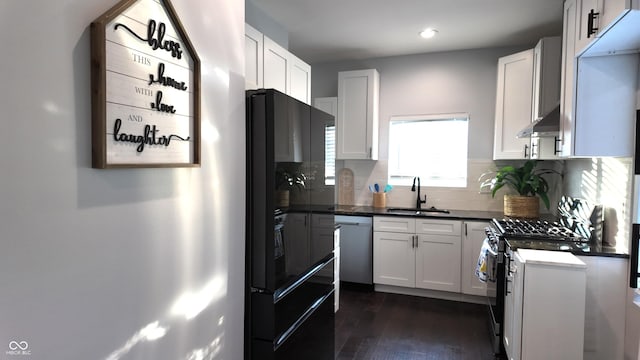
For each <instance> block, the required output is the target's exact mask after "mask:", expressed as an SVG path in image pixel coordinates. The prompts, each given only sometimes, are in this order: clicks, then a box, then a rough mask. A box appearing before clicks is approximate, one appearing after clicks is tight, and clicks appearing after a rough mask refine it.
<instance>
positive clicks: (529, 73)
mask: <svg viewBox="0 0 640 360" xmlns="http://www.w3.org/2000/svg"><path fill="white" fill-rule="evenodd" d="M532 98H533V49H530V50H525V51H521V52H519V53H516V54H512V55H509V56H504V57H501V58H500V59H499V60H498V84H497V94H496V115H495V116H496V117H495V133H494V140H493V159H494V160H501V159H526V158H528V157H529V147H530V144H529V142H530V139H529V138H521V139H519V138H517V137H516V134H517V133H518V131H520V130H522V129H523V128H524V127H526V126H527V125H528V124H530V123H531V119H532V116H531V102H532Z"/></svg>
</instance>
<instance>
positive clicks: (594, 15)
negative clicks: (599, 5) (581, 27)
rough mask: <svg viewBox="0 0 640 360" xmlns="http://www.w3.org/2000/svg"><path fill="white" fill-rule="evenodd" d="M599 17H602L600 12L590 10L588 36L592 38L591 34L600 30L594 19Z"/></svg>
mask: <svg viewBox="0 0 640 360" xmlns="http://www.w3.org/2000/svg"><path fill="white" fill-rule="evenodd" d="M598 17H600V13H599V12H595V11H593V9H591V11H589V16H588V18H587V38H590V37H591V35H595V34H596V33H597V32H598V28H597V27H595V26H593V21H594V20H595V19H596V18H598Z"/></svg>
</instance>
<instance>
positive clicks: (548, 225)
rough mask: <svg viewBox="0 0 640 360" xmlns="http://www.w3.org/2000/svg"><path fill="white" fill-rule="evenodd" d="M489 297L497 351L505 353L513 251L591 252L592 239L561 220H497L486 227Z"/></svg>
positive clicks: (495, 350)
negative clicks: (506, 296)
mask: <svg viewBox="0 0 640 360" xmlns="http://www.w3.org/2000/svg"><path fill="white" fill-rule="evenodd" d="M485 233H486V235H487V238H486V239H485V246H486V247H487V248H488V249H489V251H487V252H486V263H487V265H488V266H487V268H488V269H487V277H486V279H487V281H486V283H487V298H488V303H489V312H490V316H491V326H492V329H491V336H492V343H493V347H494V352H495V353H496V354H504V346H503V344H502V337H503V324H504V297H505V291H506V276H507V273H506V269H509V261H510V259H511V258H512V255H511V254H512V251H516V250H517V249H536V250H552V251H572V250H580V251H588V249H589V246H590V243H589V238H587V237H585V236H582V235H580V234H579V233H577V232H576V231H574V230H572V229H570V228H568V227H567V226H565V225H563V224H561V223H558V222H548V221H541V220H520V219H493V220H492V221H491V224H490V226H488V227H487V228H485Z"/></svg>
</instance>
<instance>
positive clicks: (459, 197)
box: [336, 159, 562, 213]
mask: <svg viewBox="0 0 640 360" xmlns="http://www.w3.org/2000/svg"><path fill="white" fill-rule="evenodd" d="M503 163H504V164H506V163H507V162H502V161H500V162H495V161H493V160H482V159H469V160H468V173H467V186H466V187H464V188H445V187H426V186H423V187H422V191H421V194H423V195H424V194H426V195H427V203H426V204H425V205H426V207H430V206H435V207H437V208H442V209H452V210H478V211H502V210H503V195H504V194H509V193H510V192H509V190H507V189H506V188H504V189H501V190H500V191H499V192H498V193H497V194H496V197H495V198H492V197H491V194H490V193H486V192H485V193H481V192H480V182H479V181H478V179H479V178H480V176H481V175H482V174H483V173H485V172H487V171H491V170H495V169H496V168H497V167H499V166H502V165H504V164H503ZM508 163H513V162H508ZM548 163H549V164H551V165H550V166H553V167H554V168H556V169H557V170H559V171H560V172H561V171H562V162H559V161H551V162H548ZM336 167H338V168H342V167H346V168H350V169H351V170H352V171H353V173H354V191H355V194H354V195H355V196H354V200H355V204H353V205H363V206H369V205H372V203H373V195H372V193H371V192H370V191H369V188H368V186H369V184H374V183H378V184H381V185H382V186H384V184H386V183H387V161H385V160H378V161H368V160H339V161H337V162H336ZM558 178H559V177H558ZM557 181H558V179H550V182H551V183H552V184H551V188H552V189H553V191H552V193H551V194H550V198H551V204H552V205H551V207H552V209H551V212H552V213H554V212H555V204H557V199H559V198H560V196H561V195H562V194H561V193H560V192H559V188H560V187H559V186H557ZM415 201H416V194H415V193H414V192H412V191H411V187H410V186H395V187H394V188H393V190H392V191H391V192H389V193H388V194H387V200H386V202H387V207H414V206H415ZM425 205H423V206H425ZM540 211H541V212H542V213H545V212H548V210H547V209H546V208H544V206H542V205H541V209H540Z"/></svg>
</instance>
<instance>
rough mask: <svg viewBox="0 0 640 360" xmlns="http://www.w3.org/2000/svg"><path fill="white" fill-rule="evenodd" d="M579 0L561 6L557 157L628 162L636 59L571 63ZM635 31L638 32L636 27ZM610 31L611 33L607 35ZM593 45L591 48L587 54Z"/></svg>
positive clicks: (616, 57) (603, 58)
mask: <svg viewBox="0 0 640 360" xmlns="http://www.w3.org/2000/svg"><path fill="white" fill-rule="evenodd" d="M578 1H579V0H567V1H565V4H564V10H565V12H564V24H563V45H562V46H563V50H562V76H561V81H562V85H561V102H560V133H561V149H562V156H565V157H598V156H631V155H632V154H633V152H634V149H633V147H634V132H633V131H630V129H634V127H635V109H636V89H637V79H638V56H637V54H626V55H614V56H594V57H591V56H585V53H584V52H583V53H582V55H580V56H578V57H576V53H580V51H579V50H578V51H576V49H577V47H578V45H577V44H578V39H579V35H578V31H580V30H581V29H582V28H583V27H584V26H582V25H581V24H580V23H581V21H579V19H580V13H581V11H582V9H581V8H580V7H579V6H577V4H578ZM639 28H640V27H639ZM609 31H610V30H609ZM592 48H593V44H592V45H590V49H592Z"/></svg>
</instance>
